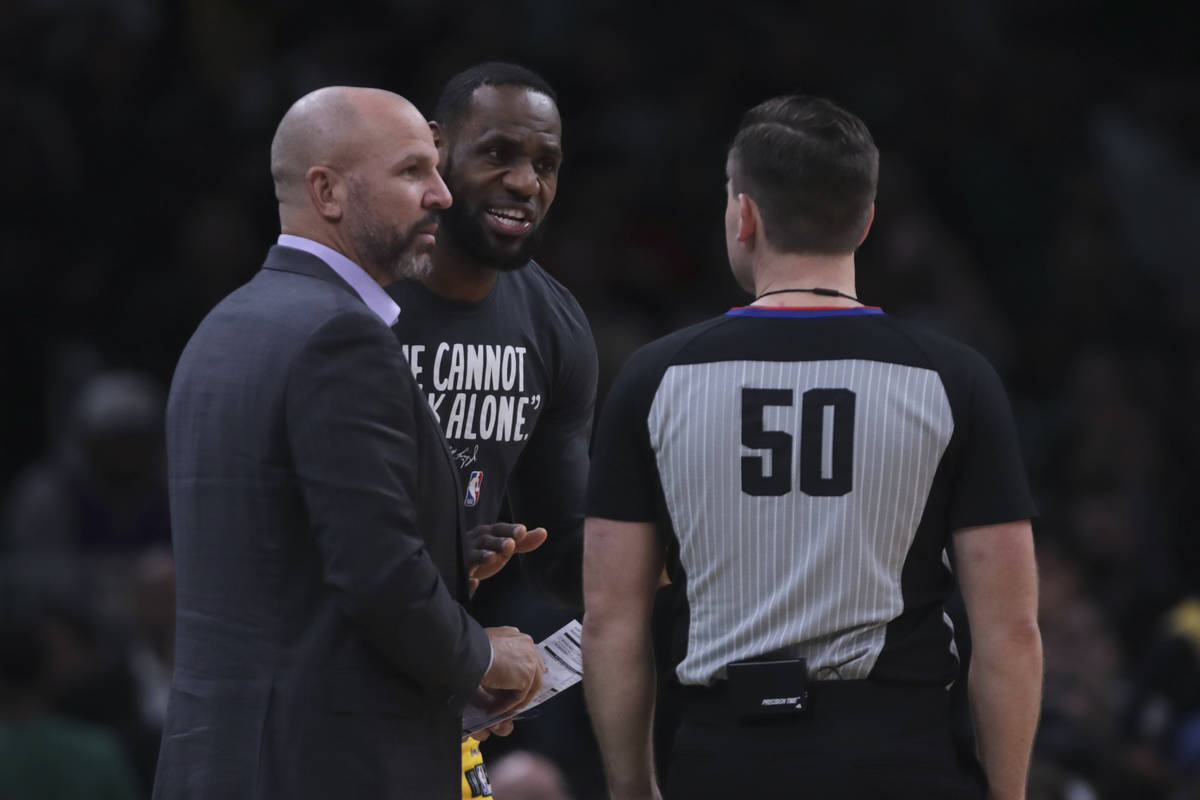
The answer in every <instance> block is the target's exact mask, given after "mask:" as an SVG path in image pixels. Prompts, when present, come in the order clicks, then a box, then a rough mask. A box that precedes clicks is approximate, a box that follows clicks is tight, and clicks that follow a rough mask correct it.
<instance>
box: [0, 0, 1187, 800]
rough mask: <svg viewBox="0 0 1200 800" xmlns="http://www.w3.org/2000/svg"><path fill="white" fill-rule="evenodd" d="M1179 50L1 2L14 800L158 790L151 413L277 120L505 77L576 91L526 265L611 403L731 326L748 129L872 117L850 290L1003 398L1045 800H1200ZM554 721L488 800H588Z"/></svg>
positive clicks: (255, 194)
mask: <svg viewBox="0 0 1200 800" xmlns="http://www.w3.org/2000/svg"><path fill="white" fill-rule="evenodd" d="M810 6H811V7H810ZM1197 41H1200V22H1198V14H1197V11H1196V7H1195V5H1194V4H1191V3H1182V2H1168V1H1167V0H1144V2H1142V3H1140V4H1132V3H1118V2H1085V0H934V1H932V2H920V1H919V2H915V3H883V2H867V0H844V1H843V2H841V3H823V4H803V3H791V2H779V3H766V2H754V1H753V0H745V1H744V2H741V3H736V4H720V5H711V4H678V5H668V4H654V3H645V2H633V1H632V0H599V1H597V2H556V1H555V0H508V2H504V3H487V4H484V3H478V4H477V3H466V2H462V1H461V0H406V1H404V2H401V1H400V0H395V1H394V2H385V0H376V2H358V3H349V2H348V3H341V4H329V3H317V2H311V0H299V1H298V2H283V0H263V1H262V2H254V3H251V2H244V3H241V2H235V0H181V1H180V2H165V1H164V2H159V0H6V2H5V4H4V10H3V12H0V63H2V67H0V118H2V119H3V124H0V153H4V154H5V155H6V158H7V160H6V161H5V169H6V172H5V174H6V175H7V176H8V178H6V184H5V185H7V186H10V187H12V188H13V192H12V193H11V194H9V195H7V196H6V202H5V204H4V208H5V213H4V214H3V215H2V216H0V242H2V243H3V253H4V269H3V272H2V273H0V287H2V292H3V294H2V297H3V325H4V326H5V333H4V336H3V350H2V353H3V360H2V362H0V366H2V368H3V376H4V379H5V385H6V387H7V388H6V389H5V391H4V392H3V395H2V397H3V400H2V403H3V414H0V437H2V438H0V441H2V443H3V444H2V448H0V490H2V495H0V497H2V499H0V502H2V505H0V612H2V613H0V787H4V788H0V794H3V795H4V796H6V797H9V796H11V797H23V796H25V795H18V794H17V793H16V790H15V789H12V788H10V787H12V786H15V785H17V784H16V783H15V782H19V781H21V780H27V776H28V774H29V771H28V767H29V765H30V764H43V765H50V767H49V770H50V771H49V773H47V774H51V775H53V776H54V777H53V778H47V779H46V781H47V783H46V784H45V785H44V786H42V787H41V789H40V790H39V789H36V787H34V788H29V789H28V791H30V792H34V793H32V794H29V795H28V796H29V797H31V798H36V797H70V798H80V799H81V800H85V799H86V798H145V797H148V795H149V785H150V782H151V780H152V776H153V770H154V762H155V755H156V750H157V742H158V732H159V728H160V726H161V724H162V720H163V715H164V713H165V697H166V689H167V684H168V681H169V676H170V671H171V650H172V636H173V633H172V616H173V579H172V563H171V557H170V532H169V520H168V514H167V506H166V499H165V494H164V488H163V477H164V476H163V454H162V447H163V443H162V416H163V402H164V396H165V391H166V387H167V386H168V385H169V381H170V377H171V372H172V369H173V366H174V363H175V360H176V358H177V356H178V354H179V352H180V350H181V349H182V347H183V345H184V343H185V342H186V340H187V337H188V336H189V335H190V334H191V332H192V330H193V329H194V328H195V326H196V324H197V323H198V322H199V321H200V319H201V318H202V316H203V315H204V314H205V313H206V312H207V311H208V309H209V308H211V307H212V306H213V305H214V304H215V303H216V302H217V301H218V300H219V299H220V298H221V297H223V296H224V295H225V294H226V293H228V292H229V291H230V290H232V289H233V288H234V287H236V286H238V285H239V284H241V283H242V282H244V281H246V280H247V279H249V278H250V277H251V275H253V273H254V272H255V271H256V270H257V269H258V267H259V266H260V264H261V261H262V257H263V255H264V253H265V251H266V249H267V247H268V246H269V245H270V244H271V243H272V242H273V239H274V236H275V235H276V233H277V231H278V227H277V225H278V222H277V218H276V216H275V206H274V200H273V196H272V191H271V184H270V179H269V175H268V169H267V161H268V158H267V156H268V146H269V142H270V138H271V135H272V133H273V131H274V127H275V125H276V123H277V121H278V120H279V118H280V116H281V115H282V113H283V111H284V110H285V109H286V108H287V106H288V105H289V104H290V103H291V102H292V101H293V100H295V99H296V98H297V97H299V96H300V95H301V94H303V93H305V92H307V91H309V90H311V89H313V88H316V87H318V86H322V85H327V84H334V83H348V84H358V85H370V86H380V87H384V88H389V89H392V90H395V91H397V92H399V93H401V94H403V95H405V96H407V97H409V98H410V99H412V100H413V101H414V102H416V103H417V104H418V105H419V106H420V107H422V108H423V109H426V110H428V109H429V108H430V107H431V106H432V103H433V101H434V99H435V98H436V95H437V92H438V90H439V88H440V86H441V84H442V83H443V82H444V81H445V80H446V79H447V78H448V77H449V76H451V75H452V74H454V73H455V72H457V71H459V70H460V69H463V68H465V67H467V66H469V65H471V64H473V63H476V62H479V61H482V60H489V59H503V60H511V61H517V62H519V63H522V64H524V65H526V66H529V67H532V68H533V69H535V70H537V71H539V72H541V73H542V74H543V75H544V76H545V77H546V78H547V79H548V80H549V81H550V83H551V84H552V85H554V86H555V87H556V88H557V90H558V92H559V94H560V108H561V110H562V115H563V120H564V144H565V148H566V153H567V156H566V161H565V165H564V168H563V172H562V178H561V181H560V185H559V195H558V199H557V201H556V203H555V205H554V209H553V211H552V212H551V214H550V216H549V219H548V222H547V225H548V228H549V232H548V235H547V239H546V244H545V246H544V248H543V251H542V252H541V254H540V256H539V261H540V262H541V263H542V264H543V265H544V266H546V267H547V268H548V269H549V270H550V272H551V273H553V274H554V275H556V276H557V277H558V278H559V279H560V280H561V281H562V282H563V283H565V284H566V285H567V287H568V288H570V289H571V290H572V291H573V292H574V293H575V294H576V296H577V297H578V298H579V300H580V302H581V303H582V305H583V308H584V309H585V311H586V312H587V313H588V316H589V318H590V320H591V324H592V326H593V329H594V332H595V336H596V341H597V345H598V348H599V352H600V359H601V393H602V396H603V391H604V389H605V388H606V387H607V385H608V383H609V381H611V378H612V376H613V374H614V372H615V370H616V369H617V368H618V367H619V366H620V364H621V363H622V361H623V360H624V359H625V358H626V357H627V356H628V355H629V354H630V352H631V351H632V350H633V349H634V348H636V347H637V346H639V345H640V344H642V343H644V342H645V341H647V340H649V339H650V338H652V337H654V336H657V335H660V334H662V333H664V332H667V331H669V330H672V329H674V328H677V327H680V326H682V325H684V324H687V323H690V322H693V321H697V320H699V319H702V318H705V317H708V316H712V315H715V314H718V313H721V312H722V311H723V310H725V309H726V308H728V307H730V306H733V305H740V304H743V303H744V302H746V301H747V298H746V297H745V295H744V294H743V293H741V292H740V291H739V290H738V289H737V287H736V286H735V284H734V282H733V280H732V279H731V278H730V277H729V275H728V269H727V266H726V263H725V259H724V245H723V239H722V229H721V214H722V210H723V207H724V193H723V192H724V190H723V168H724V154H725V148H726V146H727V144H728V142H729V140H730V138H731V137H732V134H733V132H734V130H735V129H736V125H737V121H738V118H739V116H740V114H741V113H742V112H743V111H744V110H745V109H746V108H748V107H749V106H750V105H752V104H754V103H756V102H758V101H759V100H762V99H764V98H766V97H768V96H771V95H774V94H778V93H782V92H787V91H797V90H799V91H804V92H808V93H816V94H822V95H825V96H828V97H831V98H832V99H834V100H836V101H837V102H839V103H841V104H842V105H845V106H846V107H848V108H850V109H851V110H853V111H854V112H856V113H857V114H859V115H860V116H862V117H863V118H864V119H865V120H866V122H867V123H868V125H869V126H870V127H871V129H872V131H873V133H874V136H875V138H876V141H877V143H878V144H879V147H880V150H881V152H882V170H881V179H880V190H879V198H878V204H877V215H876V222H875V226H874V230H873V231H872V233H871V235H870V237H869V238H868V240H867V242H866V244H865V245H864V246H863V248H862V249H861V251H860V254H859V294H860V296H861V297H862V298H863V299H864V300H865V301H866V302H868V303H871V304H874V305H881V306H883V307H884V309H885V310H887V311H888V312H890V313H894V314H897V315H900V316H904V317H908V318H913V319H917V320H920V321H923V322H925V323H927V324H929V325H931V326H933V327H935V328H937V329H940V330H942V331H944V332H946V333H948V334H950V335H952V336H955V337H957V338H959V339H961V340H964V341H966V342H968V343H970V344H972V345H974V346H975V347H977V348H978V349H979V350H981V351H982V352H983V353H984V354H985V355H987V356H988V357H989V358H990V359H991V361H992V362H993V363H994V364H995V365H996V366H997V368H998V369H999V371H1000V372H1001V374H1002V376H1003V377H1004V379H1005V381H1006V384H1007V386H1008V388H1009V392H1010V395H1011V398H1012V402H1013V405H1014V409H1015V412H1016V416H1017V422H1018V426H1019V429H1020V432H1021V435H1022V443H1023V447H1024V453H1025V456H1026V459H1027V462H1028V467H1029V472H1030V475H1031V477H1032V480H1033V484H1034V487H1035V491H1036V495H1037V499H1038V502H1039V506H1040V509H1041V512H1042V516H1041V518H1040V519H1039V520H1038V522H1037V523H1036V533H1037V540H1038V547H1039V556H1040V565H1041V575H1042V586H1041V626H1042V633H1043V637H1044V642H1045V653H1046V690H1045V704H1044V712H1043V717H1042V723H1041V729H1040V733H1039V737H1038V741H1037V746H1036V754H1035V767H1034V772H1033V778H1032V787H1031V795H1030V796H1031V798H1036V800H1052V799H1054V800H1057V799H1061V800H1088V798H1125V797H1129V798H1155V797H1163V798H1170V800H1180V799H1181V798H1200V543H1198V542H1197V538H1196V527H1195V522H1194V520H1196V519H1197V518H1198V516H1200V515H1198V512H1200V509H1198V508H1197V505H1198V504H1200V491H1198V490H1197V486H1196V484H1197V481H1198V480H1200V415H1198V414H1197V404H1198V402H1200V270H1198V269H1197V266H1200V264H1198V256H1197V253H1198V252H1200V56H1198V53H1200V48H1198V46H1197V44H1196V43H1197ZM1189 520H1192V522H1189ZM522 602H523V603H525V602H527V603H528V604H529V607H527V608H525V609H524V610H525V612H527V613H526V616H527V617H529V618H531V619H533V620H534V621H533V622H529V621H528V620H526V621H525V622H526V625H527V626H531V627H533V628H534V629H536V628H537V627H538V625H543V626H544V627H545V628H548V629H552V628H553V627H554V626H555V625H557V624H558V623H559V622H560V621H561V619H562V618H563V617H562V612H559V611H555V610H553V609H550V610H546V609H542V610H540V611H538V610H531V609H533V607H534V606H536V605H537V604H538V603H539V602H540V601H539V600H537V599H536V598H534V599H529V598H526V599H525V600H523V601H522ZM532 632H535V633H537V632H538V631H536V630H534V631H532ZM548 632H549V630H543V631H541V633H543V634H544V633H548ZM572 691H573V692H574V693H575V694H576V695H577V694H578V690H572ZM555 703H556V704H561V706H562V709H561V710H557V711H555V710H551V709H550V707H549V706H547V707H546V708H547V711H546V713H545V714H543V715H542V716H541V717H539V718H537V719H534V720H529V721H527V722H525V723H523V724H522V725H521V726H519V727H518V733H517V734H516V735H515V736H514V737H512V739H511V740H508V741H504V742H496V741H495V740H493V742H491V743H488V744H487V745H485V748H484V751H485V756H486V757H487V758H488V759H489V762H490V763H492V765H493V777H494V778H495V779H496V784H497V790H496V796H497V798H498V800H520V798H522V797H525V798H531V797H544V798H552V797H559V798H563V797H573V798H576V799H577V800H587V798H594V797H599V796H600V793H599V790H598V787H597V785H596V774H597V773H596V770H597V767H596V762H595V755H594V751H592V750H590V749H589V748H590V746H591V745H590V740H589V738H588V734H587V731H586V720H585V718H584V716H583V715H584V712H583V711H582V704H581V703H580V702H579V700H578V697H575V698H574V699H572V700H567V699H565V698H564V699H561V700H556V701H555ZM572 704H574V705H572ZM571 709H574V710H573V711H572V710H571ZM506 753H507V754H508V755H506V756H505V757H504V758H503V759H501V756H502V755H504V754H506ZM23 776H24V777H23ZM538 780H540V781H542V786H541V789H539V791H542V794H534V793H533V791H534V790H533V789H531V788H530V787H531V786H533V785H534V783H535V782H536V781H538ZM506 781H507V783H506ZM54 787H57V788H56V789H55V788H54ZM509 787H511V788H509ZM521 787H524V788H521ZM5 791H8V792H9V794H5ZM37 791H41V792H43V794H37V793H36V792H37ZM52 791H60V792H61V793H59V794H50V792H52Z"/></svg>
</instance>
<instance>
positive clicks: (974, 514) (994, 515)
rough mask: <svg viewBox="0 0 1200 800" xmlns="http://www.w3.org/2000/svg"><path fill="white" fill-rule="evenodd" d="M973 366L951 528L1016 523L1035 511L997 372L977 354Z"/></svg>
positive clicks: (1032, 514) (1014, 428)
mask: <svg viewBox="0 0 1200 800" xmlns="http://www.w3.org/2000/svg"><path fill="white" fill-rule="evenodd" d="M971 367H972V369H971V370H970V373H969V376H968V382H967V391H968V395H967V408H966V410H967V414H966V416H967V419H966V420H965V425H964V426H963V433H964V434H965V436H964V440H963V443H962V444H963V450H962V453H961V456H960V458H961V460H960V462H959V470H958V474H957V479H956V481H955V485H954V492H953V496H952V499H951V502H950V509H949V511H950V514H949V521H950V526H951V528H952V529H956V528H965V527H971V526H975V525H995V524H999V523H1002V522H1014V521H1016V520H1021V519H1028V518H1030V517H1033V516H1035V515H1036V514H1037V509H1036V507H1035V506H1034V503H1033V495H1032V493H1031V492H1030V490H1029V479H1028V476H1027V475H1026V472H1025V463H1024V460H1023V459H1022V458H1021V451H1020V447H1019V445H1018V441H1017V430H1016V425H1015V424H1014V423H1013V415H1012V409H1011V408H1010V406H1009V402H1008V395H1007V394H1006V393H1005V391H1004V386H1003V385H1002V384H1001V383H1000V377H999V376H998V375H997V374H996V371H995V369H993V368H992V365H991V364H989V363H988V362H987V360H986V359H984V358H983V357H982V356H979V355H977V354H976V358H975V359H974V362H973V363H972V364H971Z"/></svg>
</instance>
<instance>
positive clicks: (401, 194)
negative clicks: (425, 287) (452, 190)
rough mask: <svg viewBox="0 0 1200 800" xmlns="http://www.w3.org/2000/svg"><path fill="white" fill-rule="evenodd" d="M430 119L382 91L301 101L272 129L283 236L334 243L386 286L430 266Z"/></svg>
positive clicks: (433, 176)
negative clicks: (428, 256)
mask: <svg viewBox="0 0 1200 800" xmlns="http://www.w3.org/2000/svg"><path fill="white" fill-rule="evenodd" d="M436 165H437V149H436V147H435V146H434V143H433V135H432V134H431V133H430V130H429V123H428V122H426V121H425V118H424V117H423V116H421V112H420V111H418V110H417V109H416V107H415V106H414V105H413V104H412V103H410V102H408V101H407V100H405V99H404V98H403V97H401V96H400V95H398V94H394V93H392V92H388V91H384V90H382V89H367V88H361V87H354V86H328V87H325V88H323V89H317V90H316V91H314V92H310V93H309V94H306V95H305V96H304V97H302V98H300V99H299V100H297V101H296V102H295V103H294V104H293V105H292V107H291V108H289V109H288V111H287V113H286V114H284V115H283V119H282V120H280V122H279V127H278V128H277V129H276V130H275V138H274V139H273V140H272V142H271V177H272V178H274V180H275V197H276V199H277V200H278V201H279V221H280V226H281V229H282V230H283V232H284V233H292V234H296V235H299V236H305V237H307V238H310V239H314V240H316V241H320V242H322V243H324V244H327V245H329V246H332V247H334V249H336V250H338V251H339V252H341V253H343V254H344V255H346V256H347V257H348V258H350V259H351V260H352V261H355V263H357V264H359V266H361V267H362V268H363V269H365V270H367V271H368V272H369V273H370V274H371V275H372V276H373V277H375V278H376V279H377V280H380V281H381V282H390V281H391V280H395V279H396V278H397V277H400V276H401V275H404V274H408V273H410V272H413V271H417V272H419V271H421V270H423V269H427V268H428V267H427V262H428V258H427V251H428V250H429V249H430V248H431V247H432V242H433V239H434V235H435V233H436V229H437V212H438V211H439V210H440V209H442V208H446V207H448V206H449V205H450V195H449V192H448V191H447V190H446V187H445V185H444V184H443V183H442V180H441V177H440V176H439V175H438V174H437V169H436Z"/></svg>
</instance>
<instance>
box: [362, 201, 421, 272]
mask: <svg viewBox="0 0 1200 800" xmlns="http://www.w3.org/2000/svg"><path fill="white" fill-rule="evenodd" d="M359 211H361V209H359ZM353 219H354V221H353V223H352V224H351V226H350V236H351V241H353V242H354V249H355V251H356V252H358V253H359V255H360V257H361V258H362V259H363V261H365V262H366V263H365V264H362V265H361V266H362V267H363V268H364V269H366V270H368V271H373V272H376V273H378V274H379V275H382V276H383V278H384V279H385V280H387V281H388V282H389V283H394V282H395V281H398V280H402V279H404V278H417V279H419V278H423V277H425V276H426V275H428V274H429V273H430V271H431V270H432V269H433V258H432V256H431V254H430V253H422V252H418V251H417V250H416V248H415V246H414V245H415V243H416V239H417V236H419V235H420V234H419V233H417V231H416V225H419V224H421V222H420V221H418V222H417V223H415V224H414V226H413V230H410V231H409V232H408V234H407V235H405V236H400V235H398V234H397V231H396V230H395V229H394V228H389V227H388V226H387V225H385V224H383V223H381V222H380V221H379V220H378V219H374V218H370V217H367V216H365V215H363V214H361V213H358V214H355V216H354V218H353Z"/></svg>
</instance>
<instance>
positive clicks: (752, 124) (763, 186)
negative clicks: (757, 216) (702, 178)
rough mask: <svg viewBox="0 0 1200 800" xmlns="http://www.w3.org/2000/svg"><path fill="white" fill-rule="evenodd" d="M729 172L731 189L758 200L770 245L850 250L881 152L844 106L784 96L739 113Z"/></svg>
mask: <svg viewBox="0 0 1200 800" xmlns="http://www.w3.org/2000/svg"><path fill="white" fill-rule="evenodd" d="M728 169H729V180H730V184H731V187H732V189H733V191H734V193H735V194H741V193H743V192H744V193H745V194H748V195H749V196H750V197H752V198H754V201H755V202H756V203H757V204H758V208H759V212H760V213H761V215H762V220H763V235H764V236H765V237H766V240H767V243H768V244H770V245H771V247H773V248H775V249H776V250H778V251H780V252H785V253H812V254H826V255H832V254H839V253H850V252H853V251H854V250H855V248H857V247H858V245H859V243H860V242H861V241H862V237H863V233H864V232H865V231H866V227H867V222H868V220H869V218H870V213H871V204H872V203H874V202H875V187H876V185H877V184H878V181H879V150H878V149H876V147H875V142H874V141H873V140H872V139H871V132H870V131H868V130H867V126H866V125H865V124H864V123H863V121H862V120H861V119H859V118H858V117H856V116H854V115H853V114H851V113H850V112H849V111H846V110H845V109H843V108H840V107H838V106H837V105H835V104H834V103H832V102H830V101H829V100H826V99H824V98H821V97H812V96H807V95H783V96H780V97H773V98H771V99H770V100H766V101H764V102H762V103H759V104H758V105H757V106H755V107H754V108H752V109H750V110H749V111H747V112H746V114H745V115H744V116H743V117H742V122H741V126H740V127H739V129H738V132H737V136H736V137H734V140H733V144H732V145H730V147H729V161H728Z"/></svg>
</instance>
